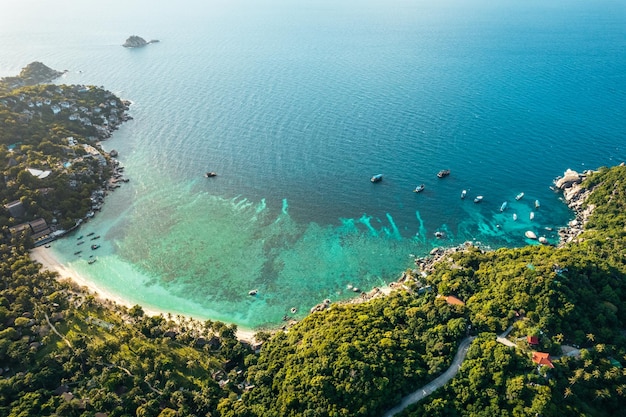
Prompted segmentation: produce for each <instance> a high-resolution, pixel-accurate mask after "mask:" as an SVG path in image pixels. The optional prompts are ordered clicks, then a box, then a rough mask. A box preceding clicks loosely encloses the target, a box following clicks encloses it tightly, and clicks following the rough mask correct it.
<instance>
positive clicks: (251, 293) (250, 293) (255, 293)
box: [248, 290, 259, 295]
mask: <svg viewBox="0 0 626 417" xmlns="http://www.w3.org/2000/svg"><path fill="white" fill-rule="evenodd" d="M258 292H259V290H250V291H248V295H257V293H258Z"/></svg>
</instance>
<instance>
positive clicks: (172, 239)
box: [0, 0, 626, 327]
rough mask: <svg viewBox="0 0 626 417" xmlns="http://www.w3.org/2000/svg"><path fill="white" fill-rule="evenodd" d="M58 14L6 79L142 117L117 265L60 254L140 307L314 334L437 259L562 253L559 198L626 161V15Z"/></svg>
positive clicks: (353, 9) (30, 28)
mask: <svg viewBox="0 0 626 417" xmlns="http://www.w3.org/2000/svg"><path fill="white" fill-rule="evenodd" d="M40 3H41V2H36V1H24V2H19V4H18V3H17V2H15V4H13V5H12V6H8V9H9V10H8V13H6V14H5V13H3V15H2V17H0V45H2V48H0V75H1V76H4V75H14V74H16V73H18V72H19V70H20V68H21V67H23V66H25V65H26V64H27V63H29V62H31V61H34V60H39V61H42V62H44V63H45V64H47V65H48V66H51V67H53V68H55V69H68V70H69V72H68V73H67V74H66V75H65V76H64V78H63V79H61V80H60V81H59V82H61V83H81V84H82V83H85V84H95V85H102V86H104V87H105V88H107V89H110V90H111V91H113V92H115V93H116V94H118V95H120V96H121V97H122V98H126V99H129V100H132V101H133V103H134V104H133V105H132V107H131V115H132V116H133V118H134V120H132V121H130V122H128V123H126V124H125V125H124V126H123V127H122V128H121V129H120V130H119V131H118V132H116V133H115V135H114V137H113V138H111V139H110V140H108V141H107V142H105V143H104V144H103V146H104V147H105V148H106V149H112V148H114V149H116V150H118V151H119V152H120V157H119V159H120V161H121V162H122V163H123V164H124V165H125V166H126V170H125V174H126V176H127V177H128V178H130V183H128V184H125V185H124V186H123V187H122V188H120V189H118V190H117V191H115V192H114V193H112V194H111V195H110V196H109V197H108V199H107V203H106V205H105V208H104V210H103V212H102V213H100V214H98V216H97V217H96V218H95V219H94V220H92V221H90V222H89V223H88V224H87V225H86V227H85V228H84V234H86V233H88V232H90V231H95V232H96V233H98V234H100V235H102V238H101V239H100V240H99V242H100V244H101V245H102V247H101V248H100V249H98V250H97V251H96V252H94V254H97V256H98V262H96V263H95V264H93V265H88V264H87V262H86V256H85V259H83V258H78V257H75V256H74V255H72V254H73V253H74V251H75V250H76V249H75V248H76V246H75V243H76V241H75V240H74V239H73V238H69V239H65V240H62V241H58V242H56V243H55V245H54V250H55V251H56V252H57V253H58V255H59V257H60V258H61V259H63V260H64V262H66V263H67V264H68V265H69V266H71V267H72V268H75V269H76V270H77V271H79V272H80V273H81V274H84V275H85V276H89V277H90V279H93V280H94V281H96V282H98V284H99V285H101V286H103V287H106V288H107V289H109V290H111V291H113V292H116V293H118V294H120V295H123V296H124V297H125V298H127V299H129V300H130V301H131V302H137V303H142V304H145V305H147V306H151V307H156V308H160V309H164V310H167V311H172V312H173V313H176V314H178V313H181V314H192V315H195V316H199V317H205V318H212V319H219V320H224V321H227V322H234V323H237V324H239V325H241V326H244V327H258V326H263V325H267V324H270V325H271V324H276V323H279V322H280V321H281V318H282V317H283V315H285V314H289V315H291V313H290V310H291V308H292V307H296V308H297V310H298V312H297V313H296V314H295V316H296V317H301V316H302V315H303V314H305V313H306V312H307V311H308V310H309V308H310V307H311V306H313V305H315V304H316V303H318V302H320V301H322V300H324V299H326V298H330V299H331V300H333V301H334V300H338V299H343V298H347V297H350V296H353V295H354V293H353V292H352V291H351V290H349V288H348V285H353V286H358V287H359V288H361V289H364V290H367V289H370V288H372V287H374V286H379V285H382V284H384V283H387V282H389V281H391V280H394V279H396V278H397V277H398V276H399V275H400V274H401V272H402V271H403V270H405V269H406V268H409V267H411V264H412V259H413V257H414V256H421V255H424V254H426V253H428V252H429V251H430V250H431V249H432V248H433V247H435V246H439V245H455V244H459V243H462V242H464V241H466V240H473V241H480V242H482V243H483V244H486V245H490V246H492V247H499V246H520V245H524V244H527V243H530V242H529V241H527V240H526V239H525V238H524V232H525V231H526V230H534V231H535V232H536V233H537V234H538V235H545V236H546V237H547V238H548V239H549V240H551V241H552V242H556V240H557V236H556V232H555V230H556V229H557V228H558V227H560V226H563V225H564V224H565V223H566V222H567V221H568V220H569V219H570V217H571V214H570V213H569V212H568V210H567V208H566V207H565V206H564V205H563V204H562V202H561V201H560V200H559V196H558V195H557V194H555V193H553V192H552V191H551V190H550V189H549V186H550V185H551V181H552V179H553V178H554V177H556V176H557V175H560V174H562V173H563V171H564V170H565V169H567V168H572V169H576V170H583V169H588V168H595V167H597V166H601V165H613V164H616V163H619V162H621V161H624V160H626V150H625V147H624V143H626V141H625V139H626V133H625V132H626V75H624V74H626V53H625V52H626V8H625V6H624V5H623V2H620V1H598V2H584V1H557V2H550V3H549V4H545V2H539V1H521V0H520V1H510V2H498V3H497V4H492V3H493V2H481V1H479V2H462V1H460V0H451V1H444V2H427V1H411V2H409V1H385V2H383V1H359V2H357V1H352V0H348V1H340V2H336V1H335V2H331V1H305V2H297V3H296V2H287V1H273V0H261V1H256V2H253V1H230V2H195V1H181V2H176V4H169V5H154V4H153V3H152V2H147V1H139V2H132V4H128V2H125V3H123V2H121V1H118V0H113V1H110V2H106V4H105V3H103V4H101V5H87V4H83V3H84V2H80V1H78V0H68V1H64V2H61V3H60V4H55V5H54V7H46V8H42V7H41V5H40ZM131 34H137V35H140V36H143V37H144V38H146V39H159V40H160V41H161V42H160V43H158V44H153V45H149V46H148V47H146V48H143V49H139V50H128V49H124V48H122V47H121V46H120V45H121V43H123V42H124V40H125V39H126V38H127V37H128V36H129V35H131ZM444 168H449V169H451V171H452V174H451V175H450V176H449V177H447V178H445V179H438V178H437V177H436V175H435V174H436V173H437V171H439V170H440V169H444ZM209 170H211V171H216V172H218V174H219V175H218V176H217V177H215V178H210V179H207V178H204V177H203V174H204V172H206V171H209ZM377 173H382V174H384V180H383V181H382V182H380V183H377V184H372V183H371V182H370V181H369V179H370V177H371V176H372V175H374V174H377ZM421 183H424V184H425V185H426V189H425V190H424V191H423V192H422V193H420V194H416V193H413V192H412V190H413V189H414V188H415V186H416V185H418V184H421ZM463 189H468V190H469V191H468V198H466V199H465V200H461V199H460V193H461V190H463ZM522 191H523V192H524V193H525V197H524V198H523V199H521V200H519V201H516V200H515V199H514V197H515V195H516V194H518V193H519V192H522ZM476 195H483V196H484V200H483V202H482V203H480V204H474V203H473V202H472V199H473V197H474V196H476ZM535 199H538V200H540V201H541V208H540V209H539V210H537V211H536V213H535V218H534V220H532V221H531V220H530V218H529V216H530V212H531V211H533V210H534V209H533V202H534V201H535ZM504 201H507V202H508V208H507V210H506V211H505V212H503V213H501V212H500V211H499V209H500V206H501V204H502V203H503V202H504ZM513 213H516V214H517V216H518V220H517V221H514V220H513ZM546 228H547V229H553V230H552V231H551V230H547V229H546ZM436 231H442V232H444V233H445V237H444V238H443V239H437V238H435V236H434V233H435V232H436ZM81 233H83V231H81ZM85 254H86V252H85ZM90 254H91V253H90ZM252 289H258V291H259V292H258V295H257V296H255V297H251V296H249V295H248V291H250V290H252Z"/></svg>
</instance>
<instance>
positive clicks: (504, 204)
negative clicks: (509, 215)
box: [500, 201, 509, 212]
mask: <svg viewBox="0 0 626 417" xmlns="http://www.w3.org/2000/svg"><path fill="white" fill-rule="evenodd" d="M508 204H509V203H507V202H506V201H505V202H504V203H502V205H501V206H500V211H501V212H502V211H504V210H506V206H507V205H508Z"/></svg>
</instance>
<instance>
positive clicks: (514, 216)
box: [513, 213, 517, 221]
mask: <svg viewBox="0 0 626 417" xmlns="http://www.w3.org/2000/svg"><path fill="white" fill-rule="evenodd" d="M515 220H517V214H516V213H513V221H515Z"/></svg>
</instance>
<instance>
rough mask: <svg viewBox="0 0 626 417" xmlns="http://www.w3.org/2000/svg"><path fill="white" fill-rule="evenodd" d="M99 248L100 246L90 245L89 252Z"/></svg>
mask: <svg viewBox="0 0 626 417" xmlns="http://www.w3.org/2000/svg"><path fill="white" fill-rule="evenodd" d="M99 247H100V245H91V250H96V249H98V248H99Z"/></svg>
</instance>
